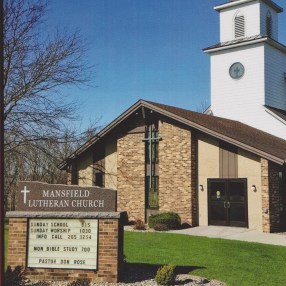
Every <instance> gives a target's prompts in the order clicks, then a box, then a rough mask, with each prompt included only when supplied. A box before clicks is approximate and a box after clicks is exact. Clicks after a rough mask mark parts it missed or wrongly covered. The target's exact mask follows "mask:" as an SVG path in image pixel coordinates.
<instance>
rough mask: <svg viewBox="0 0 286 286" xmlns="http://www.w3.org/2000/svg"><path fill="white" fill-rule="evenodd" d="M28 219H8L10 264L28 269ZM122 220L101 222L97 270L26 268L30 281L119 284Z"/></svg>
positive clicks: (121, 256)
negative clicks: (80, 281) (78, 281)
mask: <svg viewBox="0 0 286 286" xmlns="http://www.w3.org/2000/svg"><path fill="white" fill-rule="evenodd" d="M27 223H28V219H27V218H9V240H8V260H7V265H8V266H11V267H12V269H14V267H16V266H18V265H21V266H24V267H26V258H27V257H26V255H27ZM120 224H121V223H120V221H119V219H99V238H98V242H99V246H98V270H96V271H95V270H82V269H81V270H73V269H50V268H46V269H35V268H27V277H28V278H29V279H30V280H46V281H49V280H54V281H75V280H77V279H78V278H86V279H90V280H91V281H97V282H111V283H117V282H118V281H119V279H120V275H119V274H120V267H121V265H120V261H121V260H122V259H123V227H122V226H121V225H120Z"/></svg>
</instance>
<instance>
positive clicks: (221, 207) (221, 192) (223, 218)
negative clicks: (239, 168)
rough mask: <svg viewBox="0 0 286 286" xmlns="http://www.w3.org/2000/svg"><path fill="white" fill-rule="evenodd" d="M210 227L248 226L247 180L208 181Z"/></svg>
mask: <svg viewBox="0 0 286 286" xmlns="http://www.w3.org/2000/svg"><path fill="white" fill-rule="evenodd" d="M208 210H209V225H225V226H240V227H247V226H248V216H247V180H246V179H208Z"/></svg>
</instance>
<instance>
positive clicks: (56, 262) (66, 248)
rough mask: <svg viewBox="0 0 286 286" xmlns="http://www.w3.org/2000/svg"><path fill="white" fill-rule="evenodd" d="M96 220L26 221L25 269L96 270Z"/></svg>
mask: <svg viewBox="0 0 286 286" xmlns="http://www.w3.org/2000/svg"><path fill="white" fill-rule="evenodd" d="M97 249H98V220H97V219H29V223H28V255H27V258H28V261H27V266H28V267H34V268H61V269H92V270H96V269H97Z"/></svg>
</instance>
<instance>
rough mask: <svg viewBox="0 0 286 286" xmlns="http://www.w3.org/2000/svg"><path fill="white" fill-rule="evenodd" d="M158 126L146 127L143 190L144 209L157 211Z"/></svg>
mask: <svg viewBox="0 0 286 286" xmlns="http://www.w3.org/2000/svg"><path fill="white" fill-rule="evenodd" d="M157 125H158V124H151V125H148V126H147V128H146V133H145V138H144V141H145V165H146V166H145V169H146V173H145V190H146V207H147V208H149V209H157V208H158V207H159V176H158V163H159V140H160V137H159V132H158V126H157Z"/></svg>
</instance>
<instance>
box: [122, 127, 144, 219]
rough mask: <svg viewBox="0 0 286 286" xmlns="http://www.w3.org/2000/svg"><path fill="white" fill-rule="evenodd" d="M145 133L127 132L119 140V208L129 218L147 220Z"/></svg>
mask: <svg viewBox="0 0 286 286" xmlns="http://www.w3.org/2000/svg"><path fill="white" fill-rule="evenodd" d="M143 138H144V133H133V134H126V135H124V136H123V137H121V138H119V139H118V141H117V162H118V163H117V164H118V165H117V176H118V177H117V208H118V211H127V212H128V218H129V220H136V219H140V220H142V221H144V220H145V143H144V141H143Z"/></svg>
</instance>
